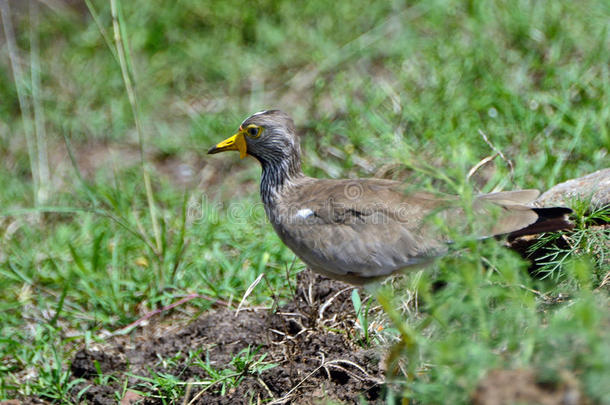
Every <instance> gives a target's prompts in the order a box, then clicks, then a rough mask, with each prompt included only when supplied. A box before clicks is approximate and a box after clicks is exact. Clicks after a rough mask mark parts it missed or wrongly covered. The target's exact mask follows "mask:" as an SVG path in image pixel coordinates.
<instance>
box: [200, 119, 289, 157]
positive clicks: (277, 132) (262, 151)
mask: <svg viewBox="0 0 610 405" xmlns="http://www.w3.org/2000/svg"><path fill="white" fill-rule="evenodd" d="M228 150H236V151H239V157H240V158H242V159H243V158H245V157H246V156H247V155H250V156H252V157H254V158H256V159H258V160H259V161H260V162H261V163H263V164H265V163H275V162H282V161H284V160H286V159H291V158H293V157H296V158H297V159H298V158H300V152H301V149H300V146H299V140H298V138H297V136H296V134H295V131H294V122H293V121H292V118H290V116H288V114H286V113H284V112H282V111H280V110H266V111H261V112H258V113H256V114H254V115H252V116H250V117H248V118H247V119H246V120H245V121H244V122H242V124H241V125H240V126H239V129H238V131H237V133H236V134H235V135H233V136H232V137H230V138H227V139H225V140H224V141H222V142H220V143H218V144H217V145H215V146H213V147H212V148H210V150H209V151H208V153H210V154H211V153H219V152H224V151H228Z"/></svg>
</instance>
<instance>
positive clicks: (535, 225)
mask: <svg viewBox="0 0 610 405" xmlns="http://www.w3.org/2000/svg"><path fill="white" fill-rule="evenodd" d="M225 151H237V152H239V155H240V158H242V159H243V158H245V157H246V156H251V157H253V158H255V159H256V160H258V161H259V162H260V165H261V167H262V174H261V180H260V196H261V199H262V202H263V205H264V208H265V213H266V215H267V218H268V220H269V222H270V223H271V225H272V226H273V228H274V230H275V232H276V233H277V235H278V236H279V238H280V239H281V241H282V242H283V243H284V244H285V245H286V246H288V248H290V249H291V250H292V251H293V252H294V254H295V255H296V256H297V257H299V258H300V259H301V260H302V261H303V262H304V263H305V264H306V265H307V266H308V267H309V268H310V269H311V270H313V271H314V272H317V273H319V274H322V275H324V276H326V277H329V278H332V279H336V280H340V281H344V282H347V283H350V284H353V285H356V286H358V285H364V284H368V283H370V282H374V281H377V280H382V279H384V278H386V277H388V276H390V275H392V274H394V273H397V272H401V271H406V270H409V269H417V268H421V267H422V266H425V265H427V264H429V263H430V262H432V261H433V260H434V259H435V258H437V257H439V256H441V255H444V254H446V252H447V251H448V247H449V246H450V245H451V244H452V243H453V240H452V239H451V237H450V236H448V235H447V232H446V231H443V230H440V229H439V228H442V226H440V227H439V225H447V226H449V227H456V229H462V228H464V229H465V228H466V225H468V224H464V222H465V221H467V218H468V217H469V216H468V215H467V214H468V210H465V208H464V206H463V204H462V203H461V200H460V198H459V197H457V196H448V195H444V194H440V193H433V192H429V191H417V190H413V188H412V187H408V186H405V184H403V182H400V181H396V180H388V179H380V178H363V179H318V178H313V177H309V176H306V175H305V174H304V173H303V170H302V169H301V147H300V142H299V138H298V136H297V134H296V131H295V125H294V121H293V120H292V118H291V117H290V116H289V115H288V114H286V113H284V112H282V111H280V110H265V111H261V112H258V113H255V114H253V115H251V116H250V117H248V118H247V119H246V120H244V121H243V122H242V123H241V125H240V126H239V129H238V130H237V132H236V133H235V134H234V135H233V136H231V137H229V138H227V139H225V140H224V141H222V142H220V143H218V144H216V145H214V146H212V147H211V148H210V149H209V150H208V154H215V153H220V152H225ZM538 195H539V192H538V190H533V189H531V190H516V191H503V192H495V193H490V194H482V195H478V196H476V197H475V198H473V199H472V205H471V206H470V208H469V209H470V212H471V213H472V214H473V215H471V217H474V219H475V221H474V222H475V224H474V226H472V227H471V229H474V231H473V232H474V233H475V235H474V237H475V238H477V239H484V238H489V237H494V236H498V235H508V237H509V238H515V237H517V236H520V235H528V234H536V233H542V232H550V231H555V230H560V229H568V228H570V226H571V223H570V221H569V218H568V215H569V214H570V213H571V212H572V211H571V210H570V209H569V208H564V207H551V208H535V207H530V206H528V205H527V204H529V203H531V202H532V201H533V200H534V199H535V198H536V197H537V196H538ZM460 227H461V228H460Z"/></svg>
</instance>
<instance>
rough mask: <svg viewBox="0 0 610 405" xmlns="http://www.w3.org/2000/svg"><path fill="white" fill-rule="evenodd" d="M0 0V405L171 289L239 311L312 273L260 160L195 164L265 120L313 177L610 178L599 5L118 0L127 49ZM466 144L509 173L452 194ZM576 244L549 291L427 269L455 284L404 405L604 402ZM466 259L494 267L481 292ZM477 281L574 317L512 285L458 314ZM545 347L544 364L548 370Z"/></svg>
mask: <svg viewBox="0 0 610 405" xmlns="http://www.w3.org/2000/svg"><path fill="white" fill-rule="evenodd" d="M0 3H1V4H2V7H3V8H2V10H3V14H2V25H3V35H2V37H1V42H0V100H1V101H0V156H2V164H1V165H0V189H1V190H2V192H1V193H0V328H1V331H0V336H1V337H0V360H1V361H0V379H1V380H2V384H1V385H0V398H10V397H13V396H15V395H35V396H41V397H43V398H47V399H54V400H57V401H62V400H66V398H68V397H69V394H68V393H69V380H70V378H69V371H67V365H68V364H69V361H70V356H71V355H72V354H73V351H74V350H75V347H77V346H78V345H79V344H82V342H83V341H85V342H90V341H92V340H95V339H96V336H100V335H101V334H102V332H103V331H108V330H110V331H112V330H116V329H119V328H120V327H123V326H126V325H128V324H129V323H130V322H132V321H134V320H135V319H137V318H139V317H140V316H141V315H142V314H144V313H147V311H150V310H152V309H155V308H159V307H160V306H163V305H167V304H169V303H171V302H174V301H175V300H176V299H177V298H176V297H179V296H181V294H182V295H183V294H185V293H187V292H197V293H201V294H207V295H209V296H212V297H218V298H221V299H225V300H228V299H230V298H231V297H241V296H242V295H243V293H244V291H245V290H246V288H247V287H248V285H250V283H252V282H253V281H254V280H255V279H256V277H257V275H258V274H260V272H263V271H264V272H266V273H267V275H268V279H269V281H270V283H271V285H273V286H275V287H277V288H278V289H279V291H284V290H287V289H288V287H286V280H285V279H286V275H285V274H286V269H287V268H288V269H289V272H290V274H291V275H292V276H294V272H295V271H297V270H300V269H301V268H302V267H303V266H302V265H301V264H300V263H299V262H298V261H297V262H296V265H295V266H292V267H291V263H292V262H293V258H294V256H293V255H292V253H291V252H290V251H289V250H288V249H286V248H285V247H284V246H283V245H282V244H281V243H280V241H279V239H278V238H277V237H276V236H275V235H274V234H273V233H272V232H271V228H270V227H269V225H268V224H266V221H265V219H264V212H263V210H262V207H261V206H260V204H259V203H258V202H259V199H258V195H257V192H258V179H259V170H260V169H259V167H258V165H257V164H255V163H254V162H253V161H251V160H250V159H244V160H243V161H240V160H239V159H238V158H237V156H236V155H233V156H231V155H222V156H214V157H208V156H207V155H206V154H205V153H206V151H207V149H208V148H209V147H210V146H211V145H213V144H215V143H216V142H218V141H220V140H222V139H224V138H226V137H227V136H229V135H231V134H233V133H234V130H235V129H236V128H237V127H238V126H239V123H240V122H241V121H242V120H243V119H244V118H246V117H247V116H249V115H250V114H252V113H254V112H256V111H260V110H263V109H268V108H279V109H282V110H284V111H286V112H288V113H289V114H291V115H292V116H293V117H294V119H295V122H296V125H297V128H298V131H299V133H300V135H301V139H302V146H303V150H304V169H305V172H306V173H307V174H309V175H312V176H318V177H359V176H361V177H365V176H373V175H379V176H381V175H384V176H397V177H398V178H405V177H408V178H409V179H410V181H411V182H413V183H414V184H415V185H417V186H418V187H421V188H428V187H435V188H441V189H443V190H445V191H448V192H452V193H463V192H464V190H470V189H473V188H474V190H475V191H482V192H490V191H492V190H499V189H514V188H539V189H541V190H545V189H548V188H549V187H551V186H553V185H554V184H556V183H558V182H560V181H564V180H566V179H569V178H573V177H577V176H581V175H584V174H587V173H589V172H591V171H594V170H597V169H601V168H604V167H606V166H608V162H609V158H608V149H609V146H610V134H609V128H610V125H609V124H610V105H609V100H610V74H609V71H610V67H609V66H610V34H609V32H608V29H609V24H608V21H610V6H609V3H608V2H607V1H604V0H584V1H579V2H572V1H551V2H543V1H522V0H519V1H500V0H498V1H488V2H487V1H485V2H483V1H481V2H479V1H448V0H433V1H387V2H386V1H377V2H352V1H335V2H326V1H321V0H312V1H308V2H290V1H279V0H273V1H271V0H269V1H267V0H256V1H251V2H241V1H233V0H208V1H197V0H179V1H172V2H168V1H160V0H150V1H115V2H114V4H115V6H116V19H115V20H114V21H115V23H116V24H117V27H118V31H119V32H120V33H121V39H122V41H121V44H122V46H123V47H124V51H123V52H121V50H120V49H117V43H116V42H115V39H114V38H115V32H116V31H115V30H114V28H113V18H112V10H111V5H112V3H113V2H112V1H103V0H91V1H86V2H85V1H83V2H81V1H76V0H72V1H60V0H54V1H45V2H40V3H39V2H33V1H32V2H30V1H6V0H3V1H2V2H0ZM9 20H10V24H8V22H9ZM122 56H124V57H125V63H124V65H123V68H122V67H121V63H120V62H121V57H122ZM126 77H128V78H129V82H130V83H131V85H132V86H131V87H129V86H126V84H125V83H126ZM20 99H21V100H20ZM134 100H135V101H136V102H137V103H136V104H134ZM22 112H24V113H23V114H22ZM134 112H135V114H134ZM134 116H135V117H137V118H138V120H139V121H140V122H141V128H140V130H138V128H137V127H136V124H135V120H134ZM481 132H482V133H484V134H485V135H486V136H487V138H488V139H489V140H490V142H491V143H492V144H493V145H494V146H495V147H496V148H498V149H499V150H501V151H502V152H503V154H504V155H505V156H506V157H507V158H508V159H510V160H511V161H512V162H513V163H514V171H511V169H510V167H509V166H508V165H507V163H506V162H505V161H503V160H502V159H500V158H499V157H498V158H496V159H495V160H494V161H493V162H492V163H490V164H487V165H485V166H484V168H482V169H481V170H480V171H478V172H477V173H476V175H475V176H473V177H472V178H470V179H467V178H466V174H467V173H468V171H469V170H470V169H471V168H472V167H473V166H475V165H476V164H477V163H478V162H480V161H481V160H482V159H484V158H486V157H488V156H490V155H493V154H494V151H493V150H492V149H491V148H490V146H489V145H488V144H487V143H486V142H485V141H484V140H483V137H482V136H481ZM141 157H143V158H144V162H145V164H142V159H141ZM147 183H149V185H150V187H148V186H147ZM230 203H233V205H231V207H232V208H231V209H228V208H227V207H229V205H230ZM151 207H152V208H151ZM581 211H582V210H581ZM586 222H587V221H586V219H583V220H582V223H581V224H582V225H583V229H584V225H586ZM583 232H584V233H583V235H584V236H583V238H584V239H583V240H582V241H581V240H579V243H581V242H582V245H580V244H578V245H577V246H576V247H575V248H574V249H572V250H569V251H566V252H560V253H558V255H559V256H557V257H555V258H551V259H552V260H551V259H549V261H553V260H555V261H559V259H562V258H563V259H562V260H561V261H560V263H559V264H558V265H557V266H554V264H556V263H555V262H553V263H551V267H550V269H551V271H550V273H552V274H551V275H552V277H548V278H546V279H545V280H543V281H534V280H532V279H531V278H530V277H529V276H528V275H527V273H526V271H525V269H526V267H527V265H526V264H525V263H524V262H522V261H521V260H520V259H517V258H516V257H514V256H513V255H511V254H509V253H508V252H505V251H503V250H500V249H499V248H498V247H497V245H494V244H493V243H490V244H484V245H482V247H480V248H477V249H475V250H474V252H472V254H471V256H469V257H468V258H467V259H466V262H467V263H469V265H468V266H471V267H472V272H473V273H472V274H475V275H476V276H474V279H473V278H471V277H470V276H472V274H470V273H469V274H470V276H468V275H465V274H463V273H461V272H457V273H456V272H455V271H453V272H452V269H455V266H458V267H463V268H470V267H468V266H465V267H464V265H463V264H457V265H456V263H455V262H453V261H452V260H453V259H447V260H445V261H442V262H441V263H440V264H438V265H437V267H436V270H435V271H436V272H437V273H439V272H440V274H441V275H442V274H450V275H449V276H447V277H448V278H449V279H450V280H451V281H452V283H453V284H451V285H453V287H450V288H448V289H446V290H445V292H443V293H442V294H441V295H440V296H435V295H430V296H429V297H428V298H427V299H428V300H429V301H428V305H429V308H437V307H438V306H439V305H449V306H450V307H451V308H452V309H451V311H448V312H447V313H446V316H447V319H444V321H443V322H441V323H442V325H444V326H443V327H442V328H440V327H439V329H434V328H433V330H431V331H427V332H425V333H424V332H422V333H423V335H426V336H428V337H429V339H428V340H425V341H422V342H421V346H420V349H419V350H420V351H419V352H418V354H417V355H418V356H420V357H419V358H420V359H421V364H429V363H433V364H436V365H438V367H436V368H434V367H432V368H431V371H429V372H427V373H424V377H422V378H419V379H416V380H415V381H406V382H405V383H404V384H405V385H404V386H405V392H406V393H407V394H405V395H407V396H411V397H412V398H414V399H415V400H416V401H420V403H433V402H435V401H434V399H435V398H447V399H448V400H449V399H450V400H451V403H462V402H465V401H467V399H468V398H469V395H470V393H471V392H472V390H473V388H474V386H475V385H476V383H477V381H478V379H479V378H480V377H481V376H482V375H483V374H484V373H485V371H486V370H488V369H490V368H491V367H513V366H515V365H518V366H520V367H531V368H533V369H535V370H542V371H543V373H542V374H544V373H546V374H544V375H545V376H549V375H550V376H551V377H548V378H550V379H553V378H556V379H557V378H558V377H557V375H559V374H558V373H559V371H558V370H563V369H567V370H570V372H571V373H574V374H576V375H577V376H578V378H579V379H580V381H581V384H582V387H583V388H582V390H583V392H585V393H586V395H587V396H589V397H590V398H591V399H592V401H593V402H594V403H610V399H609V398H610V397H608V396H607V395H608V388H607V387H604V385H605V384H603V383H602V381H604V380H605V381H608V380H609V378H610V375H609V374H608V373H609V372H610V338H609V333H608V330H609V328H608V326H609V325H610V321H609V317H608V314H607V304H608V296H607V292H608V290H607V286H606V287H605V289H604V288H602V284H603V278H604V276H605V275H606V273H607V272H608V271H610V269H608V261H607V259H604V258H603V257H602V258H601V259H600V256H599V255H598V256H595V252H594V250H595V249H594V248H595V246H604V245H603V244H604V243H607V239H608V236H607V233H603V232H602V233H600V235H598V234H597V233H596V234H592V233H587V232H588V231H584V230H583ZM604 241H606V242H604ZM600 244H601V245H600ZM583 246H584V247H583ZM592 246H593V247H592ZM605 249H606V250H604V251H603V252H605V253H604V254H607V253H608V252H607V250H608V249H607V245H605ZM600 254H601V253H600ZM481 257H488V258H489V257H491V259H490V260H495V261H494V263H496V266H497V268H499V269H500V271H499V272H498V273H496V274H493V275H490V273H485V274H481V272H480V271H478V270H480V259H481ZM553 266H554V267H553ZM581 268H584V269H585V270H584V271H585V273H586V274H587V276H582V275H579V274H581V273H579V272H578V271H577V270H578V269H581ZM574 269H576V270H574ZM435 274H436V273H435ZM507 274H508V275H507ZM490 277H491V279H490ZM493 277H500V279H499V280H496V279H493ZM579 277H580V278H579ZM583 277H584V278H583ZM585 279H586V280H585ZM507 280H508V281H507ZM583 280H585V281H583ZM432 281H433V280H428V282H429V283H432ZM491 282H498V283H505V284H506V283H508V284H511V285H526V286H527V287H528V288H530V287H536V288H538V289H540V290H541V291H544V293H545V294H549V295H551V296H557V295H560V294H568V295H570V296H571V297H574V301H572V303H574V305H571V306H570V305H568V306H561V305H560V306H558V307H557V308H555V307H554V306H553V307H552V309H553V310H549V311H547V310H546V309H545V310H543V308H547V307H546V306H545V305H546V303H545V302H543V301H544V300H541V299H540V297H539V296H531V295H527V294H529V293H525V292H523V291H527V290H523V291H521V290H519V289H517V291H513V290H511V291H512V292H510V293H507V292H506V291H503V290H502V289H498V288H496V287H494V288H492V289H490V290H485V292H484V293H483V294H482V297H478V298H477V299H476V300H475V299H473V300H469V299H467V297H468V296H467V297H466V298H465V297H464V296H463V292H465V291H466V292H468V291H471V292H472V291H477V290H479V289H480V288H482V287H481V286H484V285H489V283H491ZM405 283H406V284H407V285H409V286H410V288H415V289H417V288H423V289H424V290H426V288H427V287H425V286H426V285H427V284H426V283H425V282H424V283H423V284H422V285H423V287H422V285H420V284H417V286H416V285H415V284H413V285H411V284H409V283H410V279H407V280H406V281H405ZM583 285H584V287H583ZM286 294H287V291H286ZM396 294H397V295H400V292H397V293H396ZM395 299H398V298H395ZM452 300H453V301H452ZM454 301H455V303H456V305H454V306H451V303H452V302H454ZM249 302H250V303H269V302H270V297H269V294H268V292H266V291H263V290H260V291H258V292H256V293H254V294H253V295H252V296H251V297H250V298H249ZM443 303H444V304H443ZM457 303H460V305H457ZM492 303H494V304H493V305H492ZM209 305H210V303H209V302H207V301H201V302H193V303H192V306H193V307H194V309H195V310H203V311H205V310H206V309H208V308H209ZM555 309H556V311H555ZM452 311H453V312H452ZM487 311H491V312H490V315H489V316H486V317H485V321H484V323H485V328H484V329H486V332H485V331H481V330H479V327H480V326H481V322H483V321H481V319H480V318H479V316H481V314H482V313H483V312H487ZM570 311H573V312H570ZM574 311H575V312H574ZM195 312H196V311H195ZM432 312H434V311H432V310H431V313H432ZM454 312H455V313H454ZM408 314H410V312H408V311H407V314H406V315H405V322H407V323H408V322H411V321H414V320H413V319H410V318H409V316H408ZM403 315H404V314H403ZM437 315H438V314H437ZM437 315H435V316H437ZM416 318H417V317H416ZM417 319H419V318H417ZM542 324H545V325H550V327H549V328H546V329H544V330H541V329H539V327H540V325H542ZM494 330H501V331H502V334H503V336H506V339H498V338H497V336H496V337H494V336H495V335H494V333H493V331H494ZM448 331H450V333H448ZM490 331H492V332H490ZM524 335H525V336H524ZM447 336H450V338H448V337H447ZM551 337H554V338H556V339H557V341H554V342H549V339H550V338H551ZM573 339H576V340H577V341H578V342H580V343H579V344H580V346H578V348H577V349H574V351H572V349H573V347H574V346H573ZM507 342H509V343H510V344H507ZM524 342H525V343H524ZM499 347H505V348H506V347H507V349H506V352H505V355H503V357H502V356H497V353H498V350H499ZM555 352H557V353H559V355H558V356H559V357H558V358H556V360H555V361H556V362H557V364H552V365H550V366H548V367H547V365H548V363H547V361H548V358H545V357H544V356H543V355H542V354H541V353H555ZM411 354H412V353H411ZM549 356H550V357H553V354H549ZM48 358H52V359H54V361H52V362H47V361H46V359H48ZM413 363H417V364H413V367H415V368H417V367H418V366H419V365H420V363H418V362H413ZM43 364H44V366H43ZM445 366H446V367H447V368H445ZM45 367H46V368H45ZM32 369H40V370H42V371H39V374H38V376H37V378H28V377H27V376H28V372H29V371H30V370H32ZM418 370H419V369H418ZM426 370H428V368H426ZM549 370H550V371H549ZM553 376H554V377H553ZM606 385H607V384H606Z"/></svg>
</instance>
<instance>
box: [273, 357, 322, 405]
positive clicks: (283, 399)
mask: <svg viewBox="0 0 610 405" xmlns="http://www.w3.org/2000/svg"><path fill="white" fill-rule="evenodd" d="M320 357H322V361H321V363H320V365H319V366H318V367H316V368H315V369H313V371H312V372H311V373H309V374H307V375H306V376H305V378H303V379H302V380H301V381H299V382H298V383H297V385H295V386H294V387H292V388H291V389H290V391H288V392H287V393H286V395H284V396H283V397H281V398H279V399H276V400H274V401H271V402H269V405H273V404H283V403H285V402H286V401H287V400H289V399H290V396H292V393H293V392H294V391H296V389H297V388H299V387H300V386H301V385H303V383H304V382H305V381H307V380H308V379H309V378H310V377H311V376H312V375H314V374H315V373H317V372H318V370H320V369H321V368H322V367H324V364H325V362H326V358H325V357H324V353H321V352H320Z"/></svg>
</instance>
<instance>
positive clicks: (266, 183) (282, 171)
mask: <svg viewBox="0 0 610 405" xmlns="http://www.w3.org/2000/svg"><path fill="white" fill-rule="evenodd" d="M291 152H292V153H290V154H288V155H284V156H279V155H277V156H276V155H267V156H265V157H263V158H261V157H259V161H260V162H261V165H262V167H263V174H262V176H261V187H260V190H261V199H262V200H263V203H264V204H265V205H266V206H273V205H275V199H276V197H277V195H278V193H280V192H281V190H282V188H284V187H287V186H289V185H290V184H291V182H292V181H293V180H296V179H298V178H300V177H303V176H304V174H303V171H302V170H301V157H300V155H299V154H298V152H296V153H295V151H291Z"/></svg>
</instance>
